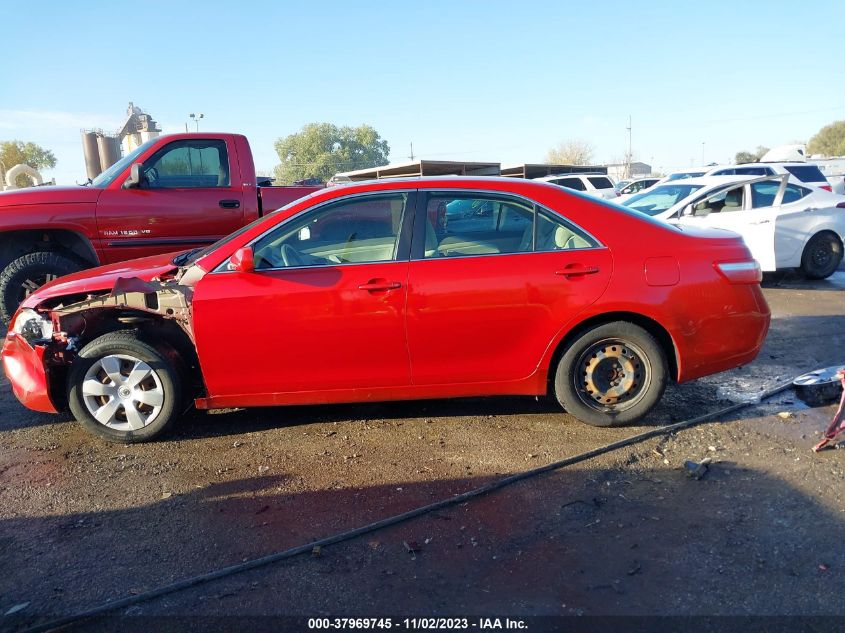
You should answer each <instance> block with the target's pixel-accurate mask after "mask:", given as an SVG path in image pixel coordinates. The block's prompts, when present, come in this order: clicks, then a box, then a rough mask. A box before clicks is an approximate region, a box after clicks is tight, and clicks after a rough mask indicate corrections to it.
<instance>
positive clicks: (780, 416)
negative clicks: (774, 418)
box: [778, 411, 792, 420]
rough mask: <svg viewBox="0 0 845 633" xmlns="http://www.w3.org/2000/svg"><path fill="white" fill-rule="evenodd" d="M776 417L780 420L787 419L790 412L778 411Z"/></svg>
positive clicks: (790, 415) (790, 414)
mask: <svg viewBox="0 0 845 633" xmlns="http://www.w3.org/2000/svg"><path fill="white" fill-rule="evenodd" d="M778 417H779V418H780V419H781V420H788V419H789V418H791V417H792V412H791V411H781V412H780V413H778Z"/></svg>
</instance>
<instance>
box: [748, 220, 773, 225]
mask: <svg viewBox="0 0 845 633" xmlns="http://www.w3.org/2000/svg"><path fill="white" fill-rule="evenodd" d="M769 222H771V220H757V221H756V222H752V223H751V224H768V223H769Z"/></svg>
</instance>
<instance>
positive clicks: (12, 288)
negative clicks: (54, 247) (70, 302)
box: [0, 251, 84, 323]
mask: <svg viewBox="0 0 845 633" xmlns="http://www.w3.org/2000/svg"><path fill="white" fill-rule="evenodd" d="M83 268H84V266H83V265H82V264H81V262H80V261H79V260H77V259H72V258H71V257H70V256H67V255H64V254H62V253H57V252H54V251H37V252H35V253H29V254H27V255H23V256H22V257H18V258H17V259H16V260H14V261H12V262H10V263H9V264H8V265H7V266H6V267H5V268H4V269H3V272H2V273H0V318H2V319H3V322H4V323H8V322H9V320H10V319H11V318H12V315H13V314H14V313H15V310H17V309H18V306H19V305H20V303H21V301H23V300H24V299H26V298H27V297H28V296H29V295H30V294H32V293H33V292H35V291H36V290H38V288H40V287H41V286H43V285H44V284H46V283H47V282H49V281H53V280H54V279H57V278H58V277H61V276H62V275H69V274H71V273H75V272H78V271H80V270H82V269H83Z"/></svg>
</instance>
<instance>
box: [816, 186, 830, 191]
mask: <svg viewBox="0 0 845 633" xmlns="http://www.w3.org/2000/svg"><path fill="white" fill-rule="evenodd" d="M819 189H824V190H825V191H833V187H831V186H830V185H819Z"/></svg>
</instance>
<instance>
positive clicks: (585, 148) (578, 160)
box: [546, 139, 595, 165]
mask: <svg viewBox="0 0 845 633" xmlns="http://www.w3.org/2000/svg"><path fill="white" fill-rule="evenodd" d="M594 154H595V148H594V147H593V146H592V145H591V144H590V143H588V142H587V141H585V140H583V139H570V140H568V141H561V142H560V143H558V145H557V147H553V148H552V149H550V150H549V152H548V154H546V161H548V162H550V163H558V164H561V165H589V164H591V163H592V160H593V155H594Z"/></svg>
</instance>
